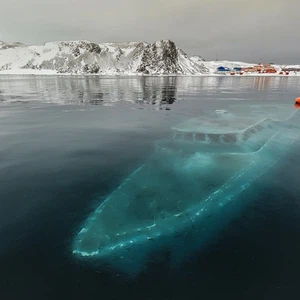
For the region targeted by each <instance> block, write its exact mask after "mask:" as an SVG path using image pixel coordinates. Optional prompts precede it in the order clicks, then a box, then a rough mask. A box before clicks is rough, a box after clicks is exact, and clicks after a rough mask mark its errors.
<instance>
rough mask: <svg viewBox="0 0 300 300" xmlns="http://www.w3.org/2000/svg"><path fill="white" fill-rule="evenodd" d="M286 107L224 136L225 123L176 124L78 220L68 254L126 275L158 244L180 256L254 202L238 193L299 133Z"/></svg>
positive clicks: (272, 163) (155, 251) (279, 156)
mask: <svg viewBox="0 0 300 300" xmlns="http://www.w3.org/2000/svg"><path fill="white" fill-rule="evenodd" d="M263 109H264V107H263V106H262V107H261V110H263ZM280 109H282V108H280ZM290 113H291V111H289V109H287V110H286V114H283V116H282V117H281V120H280V118H278V116H277V117H276V120H272V119H270V115H269V116H268V119H265V118H261V119H259V118H260V117H259V118H257V116H256V117H255V118H253V124H252V125H249V126H248V125H247V126H248V127H247V128H244V129H242V130H240V128H239V130H238V131H235V132H232V130H230V129H228V136H226V130H225V129H224V128H222V130H223V131H222V134H219V137H218V135H217V133H213V134H212V133H210V134H209V135H207V136H205V133H203V132H201V128H199V129H200V131H199V130H198V131H195V128H193V131H192V132H188V131H186V128H187V125H185V126H183V127H182V128H184V130H183V131H180V128H179V129H178V128H176V129H175V134H174V137H173V138H172V139H169V140H165V141H159V142H158V143H157V147H156V151H155V153H154V154H153V155H152V156H151V157H150V158H149V160H148V161H147V162H146V163H145V164H144V165H142V166H141V167H140V168H139V169H137V170H136V171H134V172H133V173H132V174H131V175H130V176H128V178H127V179H126V180H125V181H124V182H123V183H122V184H121V185H120V186H119V187H118V188H117V189H116V190H115V191H114V192H113V193H112V194H111V195H110V196H109V197H108V198H107V199H106V200H105V201H104V202H103V203H101V205H100V206H99V207H98V208H97V209H96V211H94V212H93V213H92V214H91V215H90V216H89V217H88V219H87V220H86V221H85V222H84V223H83V225H82V228H81V230H80V231H79V233H78V234H77V235H76V236H75V238H74V242H73V249H72V250H73V253H74V255H76V256H77V257H79V258H81V259H83V260H87V261H90V262H91V263H92V264H93V265H95V266H97V267H99V266H101V265H108V266H110V267H112V268H114V269H116V270H118V271H122V272H126V273H131V274H136V273H138V272H139V271H140V270H142V269H143V267H144V266H145V265H147V263H149V260H151V257H152V258H153V255H155V254H158V253H162V251H164V250H167V251H169V253H171V256H170V259H171V262H172V263H175V264H177V263H179V262H181V261H182V260H183V259H184V258H185V257H187V255H188V253H191V251H194V250H196V249H200V248H201V247H202V246H203V245H205V244H206V243H207V242H208V241H210V240H211V239H212V237H213V236H214V235H215V234H216V233H217V232H218V231H220V230H221V229H222V227H224V225H226V224H228V223H229V222H230V221H232V220H233V218H235V217H236V216H238V215H239V214H240V212H241V211H242V209H243V208H244V207H245V206H246V205H248V204H249V202H250V201H253V200H254V199H253V198H252V197H251V196H249V193H248V197H245V196H243V197H242V196H241V194H242V193H243V192H245V191H246V190H247V189H249V190H251V186H252V184H253V182H254V181H255V180H257V179H258V178H259V177H260V176H261V175H262V174H264V173H267V172H270V169H271V168H272V167H274V166H276V164H277V163H278V162H279V161H280V159H282V158H283V157H284V156H285V154H286V153H287V151H288V150H289V149H290V148H291V146H292V144H293V143H294V141H295V140H297V139H298V138H299V136H300V132H299V127H298V126H297V123H298V124H299V123H300V122H298V120H299V118H297V117H296V116H292V117H289V118H286V115H289V114H290ZM218 118H219V117H218ZM221 118H223V116H221ZM225 118H226V116H225ZM231 121H233V122H234V120H231ZM248 121H249V120H248ZM249 122H250V121H249ZM196 123H197V122H196ZM250 123H251V122H250ZM194 124H195V122H194ZM188 126H190V125H188ZM218 126H219V125H218ZM179 127H180V126H179ZM190 127H193V126H190ZM200 127H201V126H200ZM224 130H225V131H224ZM185 135H186V136H187V137H185ZM197 135H198V136H200V137H201V138H200V139H202V140H201V141H198V140H197ZM203 136H204V138H203ZM247 192H248V191H247ZM243 195H244V194H243Z"/></svg>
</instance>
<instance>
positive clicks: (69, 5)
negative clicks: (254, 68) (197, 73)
mask: <svg viewBox="0 0 300 300" xmlns="http://www.w3.org/2000/svg"><path fill="white" fill-rule="evenodd" d="M299 10H300V0H261V1H256V0H110V1H107V0H1V10H0V40H3V41H7V42H13V41H20V42H24V43H26V44H42V43H44V42H45V41H51V40H78V39H86V40H90V41H93V42H118V41H119V42H126V41H146V42H154V41H156V40H161V39H171V40H173V41H174V42H175V43H176V44H177V46H179V47H180V48H182V49H183V50H184V51H185V52H187V53H188V54H189V55H193V54H199V55H201V56H203V57H204V58H205V59H207V60H213V59H215V58H216V55H218V58H219V59H229V60H242V61H249V62H258V61H259V59H260V58H262V60H263V61H264V62H276V63H300V37H299V27H300V21H299Z"/></svg>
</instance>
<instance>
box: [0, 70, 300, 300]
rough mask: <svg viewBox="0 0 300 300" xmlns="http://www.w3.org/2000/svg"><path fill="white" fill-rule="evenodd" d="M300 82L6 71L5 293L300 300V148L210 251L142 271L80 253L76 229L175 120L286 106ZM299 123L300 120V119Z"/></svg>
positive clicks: (0, 217)
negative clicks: (101, 263) (99, 264)
mask: <svg viewBox="0 0 300 300" xmlns="http://www.w3.org/2000/svg"><path fill="white" fill-rule="evenodd" d="M299 84H300V78H292V77H291V78H283V77H282V78H281V77H258V78H254V77H251V78H246V77H219V78H216V77H205V78H197V77H126V78H121V77H115V78H113V77H109V78H101V77H92V76H91V77H71V76H70V77H69V76H62V77H60V76H53V77H52V76H44V77H43V76H41V77H36V76H1V77H0V299H3V300H10V299H99V298H101V299H157V300H159V299H166V300H169V299H200V298H201V299H221V298H222V299H231V300H232V299H249V300H250V299H251V300H252V299H264V300H266V299H272V300H273V299H299V297H300V291H299V283H300V273H299V272H300V271H299V270H300V255H299V254H300V197H299V192H300V186H299V174H300V156H299V151H300V144H299V143H297V142H296V144H295V147H294V148H293V149H291V151H290V152H289V154H288V156H287V157H286V159H285V160H284V162H283V163H281V165H280V166H279V167H278V168H277V169H276V170H274V172H273V174H271V175H272V176H270V174H268V176H265V177H264V176H263V177H262V178H260V180H259V182H257V183H256V188H255V190H252V191H251V195H248V196H249V197H253V199H254V201H252V202H251V205H250V206H249V207H248V208H247V209H245V210H244V211H242V212H241V213H240V215H239V216H238V217H237V218H236V219H234V220H233V221H232V222H231V223H230V224H229V225H228V226H226V227H225V228H224V229H223V230H222V232H220V233H219V234H218V236H216V237H215V238H214V240H213V242H212V243H210V244H209V245H208V246H207V247H206V249H201V251H200V250H199V252H198V253H196V254H195V255H193V256H191V257H189V258H188V259H187V260H186V262H185V263H184V264H183V265H181V266H180V267H178V268H175V269H174V268H170V266H169V263H168V255H167V254H166V253H165V254H162V255H165V256H164V257H165V258H164V259H162V260H160V261H159V262H157V263H155V262H154V263H152V264H151V266H149V268H147V269H145V270H144V272H142V273H141V274H139V275H138V276H137V277H135V278H129V277H127V276H126V275H123V274H118V273H116V272H107V271H104V270H97V271H95V270H94V269H93V268H91V267H90V265H86V264H84V263H83V262H80V261H78V260H76V259H74V257H73V255H72V254H71V251H70V244H71V241H72V237H73V236H74V233H75V232H76V231H77V230H78V226H79V224H80V223H81V222H82V221H83V220H84V219H85V218H86V217H87V216H88V215H89V213H90V212H92V211H93V210H94V209H95V208H96V207H97V206H98V205H99V203H101V201H103V199H105V197H106V196H107V195H108V194H109V193H111V192H112V191H113V190H114V189H115V188H116V187H117V186H118V185H119V184H120V183H121V182H122V180H123V179H125V178H126V176H127V175H128V174H130V173H131V172H132V171H133V170H134V169H136V168H137V167H138V166H139V165H141V164H142V163H143V162H144V161H145V160H146V159H147V158H148V157H149V155H151V153H153V150H154V145H155V141H157V140H159V139H162V138H164V137H166V136H168V135H169V134H170V128H171V127H172V126H173V125H176V124H178V123H181V122H183V121H185V120H187V119H190V118H193V117H198V116H201V115H206V114H207V113H210V112H213V111H214V110H216V109H225V110H226V109H228V107H229V106H231V105H236V104H239V105H243V106H244V107H245V110H247V106H248V105H249V104H266V103H273V104H283V103H286V104H290V105H291V106H292V105H293V101H294V99H295V97H296V96H299ZM299 124H300V120H299Z"/></svg>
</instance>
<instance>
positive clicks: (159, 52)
mask: <svg viewBox="0 0 300 300" xmlns="http://www.w3.org/2000/svg"><path fill="white" fill-rule="evenodd" d="M202 62H203V60H201V59H199V58H198V59H195V58H193V59H190V58H189V57H188V56H187V55H186V53H184V52H183V51H182V50H181V49H179V48H178V47H177V46H176V45H175V43H174V42H172V41H170V40H162V41H158V42H155V43H153V44H149V43H145V42H140V43H136V42H129V43H104V44H96V43H92V42H89V41H84V40H82V41H66V42H47V43H45V44H44V45H43V46H26V45H24V44H21V43H4V42H0V71H2V72H3V71H11V72H12V73H22V72H24V71H28V72H29V73H30V72H31V71H32V72H35V73H41V74H44V73H48V72H49V73H53V74H55V73H66V74H100V75H101V74H102V75H143V74H145V75H200V74H207V73H208V72H209V70H208V68H206V67H205V66H204V64H203V63H202Z"/></svg>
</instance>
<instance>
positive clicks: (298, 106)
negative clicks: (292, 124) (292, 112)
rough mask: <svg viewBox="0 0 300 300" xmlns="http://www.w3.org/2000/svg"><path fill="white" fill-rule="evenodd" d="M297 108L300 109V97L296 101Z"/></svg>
mask: <svg viewBox="0 0 300 300" xmlns="http://www.w3.org/2000/svg"><path fill="white" fill-rule="evenodd" d="M294 106H295V108H300V97H298V98H296V99H295V104H294Z"/></svg>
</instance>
